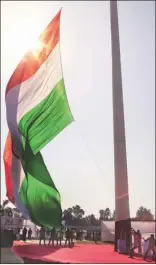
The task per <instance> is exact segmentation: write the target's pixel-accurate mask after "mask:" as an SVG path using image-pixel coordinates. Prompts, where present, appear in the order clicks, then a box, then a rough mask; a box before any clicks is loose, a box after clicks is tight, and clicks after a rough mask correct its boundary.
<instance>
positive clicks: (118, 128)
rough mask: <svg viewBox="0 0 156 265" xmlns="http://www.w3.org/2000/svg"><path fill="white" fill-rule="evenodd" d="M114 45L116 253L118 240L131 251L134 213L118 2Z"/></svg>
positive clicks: (113, 24) (114, 7)
mask: <svg viewBox="0 0 156 265" xmlns="http://www.w3.org/2000/svg"><path fill="white" fill-rule="evenodd" d="M110 14H111V42H112V84H113V123H114V167H115V249H114V250H115V251H117V241H118V239H125V240H126V246H127V251H128V249H129V247H130V229H131V221H130V211H129V192H128V175H127V157H126V139H125V122H124V107H123V91H122V75H121V60H120V41H119V26H118V12H117V1H114V0H113V1H110Z"/></svg>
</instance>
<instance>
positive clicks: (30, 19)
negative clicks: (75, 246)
mask: <svg viewBox="0 0 156 265" xmlns="http://www.w3.org/2000/svg"><path fill="white" fill-rule="evenodd" d="M61 7H63V10H62V15H61V55H62V64H63V73H64V79H65V86H66V92H67V97H68V100H69V104H70V108H71V111H72V114H73V116H74V119H75V121H74V122H73V123H72V124H71V125H69V126H68V127H67V128H66V129H64V131H63V132H61V133H60V134H59V135H58V136H57V137H56V138H55V139H54V140H53V141H51V142H50V143H49V144H48V145H47V146H46V147H45V148H44V149H43V150H42V154H43V157H44V160H45V163H46V165H47V167H48V170H49V172H50V174H51V176H52V178H53V180H54V182H55V184H56V186H57V188H58V189H59V191H60V193H61V197H62V207H63V209H66V208H68V207H72V206H74V205H76V204H78V205H80V206H81V207H82V208H83V209H84V210H85V214H91V213H93V214H95V215H96V216H98V213H99V210H100V209H104V208H106V207H109V208H110V209H111V210H112V211H113V210H114V208H115V192H114V154H113V112H112V69H111V67H112V62H111V32H110V3H109V1H82V2H81V1H80V2H79V1H71V2H68V1H62V2H61V1H57V2H55V1H2V2H1V155H2V153H3V149H4V144H5V139H6V135H7V131H8V127H7V122H6V109H5V88H6V85H7V82H8V80H9V78H10V76H11V75H12V73H13V71H14V70H15V68H16V66H17V64H18V63H19V61H20V60H21V58H22V57H23V55H24V54H25V52H27V50H28V48H29V47H30V46H31V44H32V43H33V41H34V40H35V39H36V38H37V37H38V36H39V35H40V33H41V32H42V31H43V30H44V28H45V27H46V26H47V24H48V23H49V22H50V21H51V20H52V18H53V17H54V16H55V15H56V13H57V12H58V11H59V9H60V8H61ZM118 15H119V32H120V46H121V64H122V66H121V67H122V80H123V94H124V108H125V126H126V141H127V142H126V145H127V163H128V182H129V196H130V214H131V216H135V214H136V211H137V209H138V207H140V206H141V205H142V206H144V207H147V208H148V209H151V210H152V212H153V213H154V212H155V210H154V209H155V35H154V34H155V3H154V1H121V2H120V1H119V2H118ZM1 161H2V160H1ZM5 194H6V189H5V175H4V166H3V161H2V162H1V199H5Z"/></svg>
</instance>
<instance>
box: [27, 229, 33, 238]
mask: <svg viewBox="0 0 156 265" xmlns="http://www.w3.org/2000/svg"><path fill="white" fill-rule="evenodd" d="M31 236H32V229H31V228H29V230H28V239H29V240H31Z"/></svg>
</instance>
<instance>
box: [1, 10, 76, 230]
mask: <svg viewBox="0 0 156 265" xmlns="http://www.w3.org/2000/svg"><path fill="white" fill-rule="evenodd" d="M60 15H61V11H59V13H58V14H57V15H56V16H55V18H54V19H53V20H52V21H51V22H50V24H49V25H48V26H47V28H46V29H45V30H44V32H43V33H42V34H41V35H40V37H39V39H38V40H37V42H36V47H35V48H34V49H32V50H30V51H29V52H28V53H27V54H26V55H25V56H24V57H23V59H22V60H21V62H20V63H19V65H18V66H17V68H16V70H15V71H14V73H13V75H12V76H11V78H10V80H9V82H8V85H7V88H6V110H7V122H8V127H9V134H8V137H7V140H6V145H5V149H4V166H5V175H6V188H7V196H8V198H9V200H10V201H11V202H13V203H14V204H15V205H16V207H17V208H18V209H19V210H20V211H21V213H22V214H23V216H24V217H25V218H28V219H30V220H31V221H33V222H34V223H35V224H37V225H40V226H41V225H43V226H45V227H47V228H52V227H57V226H60V224H61V217H62V210H61V198H60V194H59V191H58V190H57V188H56V186H55V184H54V182H53V180H52V178H51V176H50V174H49V172H48V170H47V167H46V165H45V163H44V160H43V158H42V155H41V153H40V150H41V149H42V148H43V147H45V146H46V145H47V144H48V143H49V142H50V141H51V140H52V139H53V138H54V137H56V136H57V134H59V133H60V132H61V131H62V130H63V129H64V128H65V127H66V126H68V125H69V124H70V123H71V122H72V121H73V117H72V114H71V111H70V108H69V104H68V100H67V96H66V91H65V85H64V79H63V72H62V63H61V53H60Z"/></svg>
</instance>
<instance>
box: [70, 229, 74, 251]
mask: <svg viewBox="0 0 156 265" xmlns="http://www.w3.org/2000/svg"><path fill="white" fill-rule="evenodd" d="M70 246H71V247H74V229H73V228H72V229H71V230H70Z"/></svg>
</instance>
